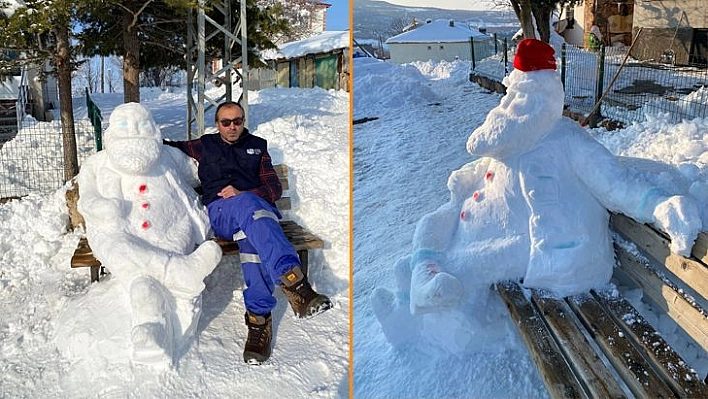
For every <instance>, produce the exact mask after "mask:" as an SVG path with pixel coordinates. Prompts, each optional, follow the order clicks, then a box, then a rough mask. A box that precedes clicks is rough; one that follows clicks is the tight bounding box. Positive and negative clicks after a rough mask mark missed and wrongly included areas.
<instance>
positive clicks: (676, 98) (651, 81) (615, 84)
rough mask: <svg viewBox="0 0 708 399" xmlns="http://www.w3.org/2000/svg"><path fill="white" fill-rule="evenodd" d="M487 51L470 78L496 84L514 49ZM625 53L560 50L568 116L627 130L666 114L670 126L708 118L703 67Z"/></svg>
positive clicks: (508, 44) (707, 71) (496, 44)
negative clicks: (591, 116)
mask: <svg viewBox="0 0 708 399" xmlns="http://www.w3.org/2000/svg"><path fill="white" fill-rule="evenodd" d="M489 46H492V47H493V48H494V49H495V51H494V52H493V55H492V56H490V57H488V58H486V59H483V60H482V59H478V60H475V61H473V63H472V68H473V71H472V73H473V74H474V75H478V76H483V77H485V78H487V79H491V80H493V81H497V82H500V81H501V80H502V79H503V78H504V76H506V75H507V74H508V73H509V72H510V71H511V70H512V69H513V66H512V64H513V60H514V54H515V52H516V44H515V43H514V42H512V41H511V40H509V39H508V38H502V39H498V38H495V39H493V40H491V41H490V42H489ZM627 50H628V49H627V48H626V47H605V48H601V49H599V50H597V51H588V50H585V49H582V48H579V47H575V46H571V45H563V48H562V50H561V62H560V68H559V71H560V74H561V79H562V80H563V84H564V86H565V104H566V106H567V108H568V110H570V111H571V112H574V113H577V114H582V115H589V114H590V113H591V112H592V113H595V116H596V117H597V118H595V119H601V118H607V119H611V120H614V121H618V122H621V123H625V124H628V123H632V122H634V121H636V122H641V121H644V120H645V119H646V115H647V114H654V115H656V114H658V113H664V114H667V116H668V118H669V119H670V120H671V121H673V122H680V121H681V120H690V119H694V118H703V117H706V116H708V105H707V104H708V68H706V65H695V66H691V65H688V66H675V65H671V64H664V63H660V62H656V61H655V60H648V61H642V60H637V59H634V58H632V57H627ZM599 101H601V102H600V105H599V106H597V107H596V106H595V105H596V104H597V103H598V102H599Z"/></svg>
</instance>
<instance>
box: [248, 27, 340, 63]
mask: <svg viewBox="0 0 708 399" xmlns="http://www.w3.org/2000/svg"><path fill="white" fill-rule="evenodd" d="M348 47H349V31H346V30H345V31H324V32H321V33H319V34H317V35H315V36H312V37H308V38H307V39H303V40H298V41H296V42H290V43H285V44H283V45H282V46H280V49H279V50H278V51H275V50H266V51H263V52H261V57H263V59H265V60H278V59H283V58H285V59H289V58H297V57H301V56H303V55H306V54H319V53H327V52H329V51H332V50H338V49H343V48H348Z"/></svg>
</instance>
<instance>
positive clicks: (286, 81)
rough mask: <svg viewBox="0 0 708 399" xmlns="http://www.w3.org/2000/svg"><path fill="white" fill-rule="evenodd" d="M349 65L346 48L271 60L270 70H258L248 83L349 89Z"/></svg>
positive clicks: (270, 85)
mask: <svg viewBox="0 0 708 399" xmlns="http://www.w3.org/2000/svg"><path fill="white" fill-rule="evenodd" d="M349 66H350V63H349V49H340V50H335V51H333V52H330V53H323V54H308V55H306V56H303V57H298V58H294V59H288V60H278V61H272V62H271V68H272V69H270V72H265V71H263V70H261V71H260V72H259V73H258V74H255V73H253V74H251V75H250V79H251V80H249V87H260V88H267V87H275V85H278V86H280V87H301V88H312V87H315V86H318V87H323V88H325V89H335V90H346V91H349ZM256 80H259V81H257V82H256Z"/></svg>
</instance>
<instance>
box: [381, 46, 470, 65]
mask: <svg viewBox="0 0 708 399" xmlns="http://www.w3.org/2000/svg"><path fill="white" fill-rule="evenodd" d="M388 48H389V51H390V52H391V61H392V62H395V63H397V64H405V63H408V62H413V61H428V60H433V61H441V60H446V61H454V60H455V59H456V58H459V59H460V60H470V59H471V58H472V53H471V51H470V43H469V42H448V43H388ZM475 49H476V47H475Z"/></svg>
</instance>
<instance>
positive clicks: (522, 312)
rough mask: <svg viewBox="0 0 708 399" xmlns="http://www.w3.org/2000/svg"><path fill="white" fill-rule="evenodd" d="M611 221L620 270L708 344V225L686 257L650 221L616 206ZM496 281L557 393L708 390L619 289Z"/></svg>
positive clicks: (668, 394)
mask: <svg viewBox="0 0 708 399" xmlns="http://www.w3.org/2000/svg"><path fill="white" fill-rule="evenodd" d="M611 226H612V229H613V230H614V231H615V233H617V237H616V240H615V254H616V258H617V263H618V266H619V267H615V273H614V278H615V279H616V280H617V281H619V282H621V283H622V284H623V285H629V284H632V285H629V286H635V287H638V288H641V289H642V291H643V293H644V298H645V300H646V299H648V300H649V301H651V302H652V306H654V307H655V308H657V309H661V311H662V312H663V313H665V314H666V315H668V316H669V317H671V318H672V319H673V320H674V321H675V322H676V323H677V324H678V326H679V328H680V329H681V330H683V331H684V332H685V333H686V334H687V335H688V336H690V337H691V338H692V339H693V340H694V341H695V342H696V343H697V345H698V346H699V347H701V348H703V350H708V313H707V312H706V309H708V307H707V305H706V304H707V303H708V302H707V301H706V298H707V297H708V295H707V293H708V266H706V265H707V264H708V255H707V253H708V236H707V235H706V234H705V233H701V234H700V235H699V238H698V240H697V242H696V245H695V246H694V248H693V253H692V256H691V257H690V258H685V257H681V256H677V255H673V254H670V252H669V239H668V238H667V237H666V236H665V235H664V234H663V233H662V232H659V231H658V230H655V229H654V228H653V227H651V226H649V225H644V224H640V223H637V222H636V221H634V220H632V219H630V218H628V217H626V216H623V215H617V214H615V215H612V217H611ZM632 244H635V245H636V248H637V249H638V251H637V250H636V249H633V248H632ZM496 289H497V291H498V292H499V295H500V296H501V298H502V300H503V301H504V302H505V303H506V305H507V308H508V309H509V313H510V314H511V316H512V318H513V320H514V321H515V322H516V325H517V328H518V330H519V332H520V333H521V336H522V337H523V340H524V342H525V343H526V345H527V347H528V348H529V352H530V354H531V357H532V359H533V360H534V362H535V363H536V366H537V368H538V371H539V374H540V375H541V378H542V379H543V381H544V383H545V385H546V388H547V389H548V392H549V394H550V396H551V397H553V398H561V397H562V398H575V397H590V398H610V397H612V398H615V397H628V396H629V397H631V396H632V395H634V396H636V397H640V398H656V397H662V398H674V397H676V398H683V397H688V398H708V387H707V386H706V380H705V378H706V377H705V376H698V375H697V374H696V372H695V371H694V370H692V369H691V368H690V366H689V365H688V364H686V362H685V361H684V360H683V359H682V358H681V357H680V356H679V355H678V354H677V353H676V352H675V351H674V350H673V349H672V348H671V346H670V345H669V344H668V343H667V342H666V341H665V340H664V339H663V338H662V337H661V335H660V334H659V333H658V332H657V331H656V330H655V328H654V327H653V326H652V325H650V324H649V323H648V322H647V321H646V320H645V318H644V317H642V316H641V315H640V314H639V312H638V311H637V310H636V309H635V308H634V307H633V306H632V305H631V304H630V303H629V301H627V300H626V299H625V298H622V297H621V296H620V295H618V294H617V293H616V292H601V291H595V290H591V291H590V292H589V293H586V294H582V295H577V296H570V297H566V298H562V299H556V298H553V297H552V295H544V293H543V292H541V291H539V290H534V289H525V288H521V287H520V286H519V285H518V284H517V283H515V282H509V281H507V282H503V283H499V284H497V285H496ZM546 294H547V293H546Z"/></svg>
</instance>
